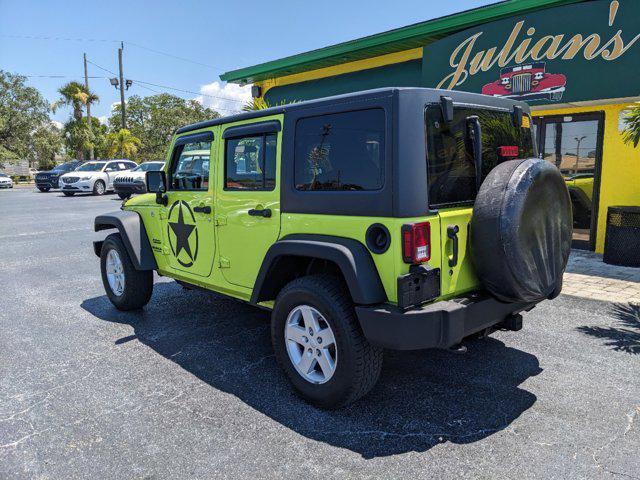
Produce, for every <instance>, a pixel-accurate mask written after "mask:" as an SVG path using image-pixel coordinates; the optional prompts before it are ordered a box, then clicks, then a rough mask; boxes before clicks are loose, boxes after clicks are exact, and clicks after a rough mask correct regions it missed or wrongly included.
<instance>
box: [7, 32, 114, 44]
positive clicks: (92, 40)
mask: <svg viewBox="0 0 640 480" xmlns="http://www.w3.org/2000/svg"><path fill="white" fill-rule="evenodd" d="M0 37H7V38H24V39H28V40H64V41H71V42H119V41H120V40H108V39H104V38H71V37H56V36H45V35H10V34H6V33H2V34H0Z"/></svg>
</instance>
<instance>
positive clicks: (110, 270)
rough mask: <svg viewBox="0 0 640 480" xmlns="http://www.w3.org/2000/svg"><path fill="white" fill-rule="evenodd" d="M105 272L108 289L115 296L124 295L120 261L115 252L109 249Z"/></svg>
mask: <svg viewBox="0 0 640 480" xmlns="http://www.w3.org/2000/svg"><path fill="white" fill-rule="evenodd" d="M106 270H107V280H108V281H109V288H111V291H112V292H113V294H114V295H115V296H117V297H119V296H120V295H122V294H123V293H124V283H125V278H124V267H123V266H122V260H121V259H120V254H119V253H118V252H117V251H116V250H113V249H111V250H109V253H107V262H106Z"/></svg>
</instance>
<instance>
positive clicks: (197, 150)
mask: <svg viewBox="0 0 640 480" xmlns="http://www.w3.org/2000/svg"><path fill="white" fill-rule="evenodd" d="M210 152H211V142H192V143H185V144H183V145H178V146H177V147H175V149H174V151H173V159H172V161H171V171H170V177H169V178H170V180H169V184H170V189H171V190H208V189H209V157H210Z"/></svg>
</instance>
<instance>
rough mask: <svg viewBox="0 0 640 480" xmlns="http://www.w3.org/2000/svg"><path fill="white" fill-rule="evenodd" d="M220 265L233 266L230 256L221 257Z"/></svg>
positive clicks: (223, 266)
mask: <svg viewBox="0 0 640 480" xmlns="http://www.w3.org/2000/svg"><path fill="white" fill-rule="evenodd" d="M219 266H220V268H229V267H231V262H230V261H229V259H228V258H225V257H220V263H219Z"/></svg>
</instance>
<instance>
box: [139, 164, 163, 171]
mask: <svg viewBox="0 0 640 480" xmlns="http://www.w3.org/2000/svg"><path fill="white" fill-rule="evenodd" d="M163 166H164V163H163V162H147V163H142V164H140V165H138V166H137V167H136V168H134V169H133V170H131V171H132V172H151V171H156V170H162V167H163Z"/></svg>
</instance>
